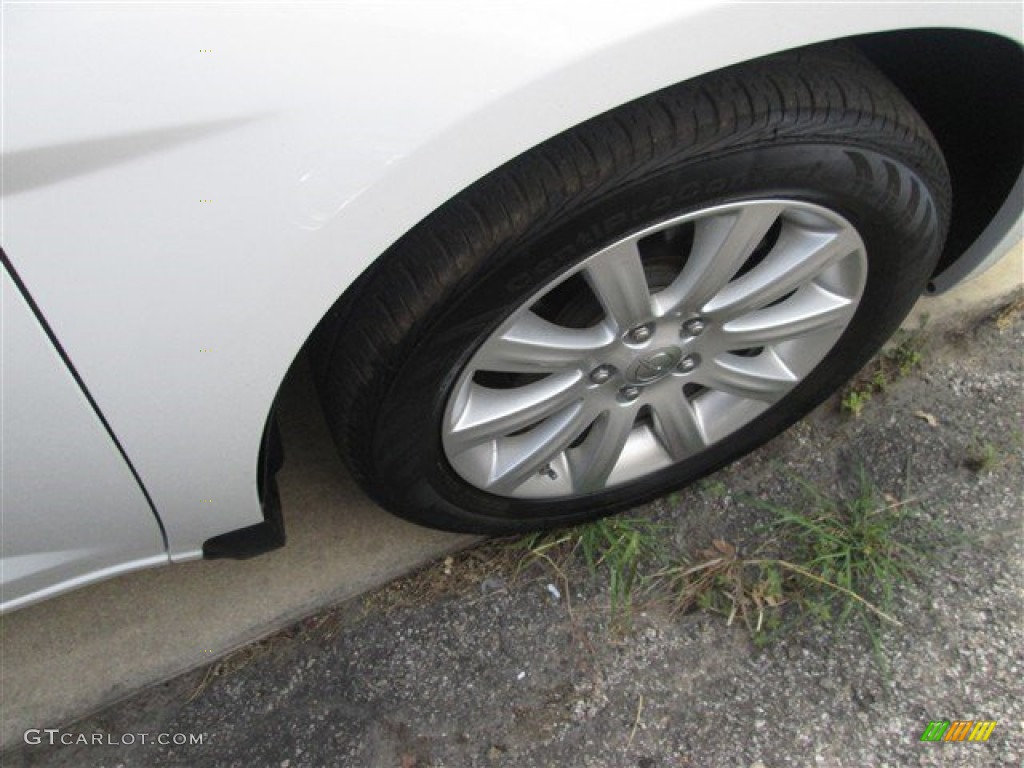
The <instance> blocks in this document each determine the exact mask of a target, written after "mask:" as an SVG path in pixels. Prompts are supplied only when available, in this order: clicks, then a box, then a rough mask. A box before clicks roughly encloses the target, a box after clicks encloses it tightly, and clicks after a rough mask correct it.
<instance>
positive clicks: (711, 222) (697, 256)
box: [655, 204, 785, 315]
mask: <svg viewBox="0 0 1024 768" xmlns="http://www.w3.org/2000/svg"><path fill="white" fill-rule="evenodd" d="M784 209H785V206H783V205H781V204H760V205H750V206H748V207H745V208H741V209H739V210H738V211H735V212H731V213H726V214H720V215H717V216H710V217H708V218H706V219H700V220H699V221H698V222H697V223H696V225H695V230H694V240H693V247H692V249H691V250H690V256H689V258H688V259H687V261H686V265H685V266H684V267H683V269H682V271H681V272H680V273H679V276H678V277H677V278H676V279H675V280H674V281H672V284H671V285H669V286H668V288H666V289H665V290H664V291H660V292H659V293H658V294H656V296H655V301H656V303H657V308H658V314H659V315H663V314H666V313H668V312H670V311H672V310H674V309H680V308H689V309H690V311H692V312H696V311H698V310H699V309H700V308H701V307H703V306H704V305H705V304H706V303H707V302H708V301H709V300H710V299H711V298H712V297H713V296H715V294H717V293H718V292H719V291H720V290H721V289H722V287H723V286H724V285H726V283H728V282H729V281H730V280H732V278H733V275H735V274H736V273H737V272H738V271H739V269H740V267H742V266H743V263H744V262H745V261H746V260H747V259H748V258H750V255H751V253H752V252H753V251H754V249H755V248H756V247H757V245H758V243H760V242H761V240H763V239H764V236H765V235H767V234H768V231H769V230H770V229H771V228H772V225H773V224H775V222H776V221H777V220H778V218H779V215H780V214H781V213H782V211H783V210H784Z"/></svg>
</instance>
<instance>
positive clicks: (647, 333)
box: [629, 323, 654, 344]
mask: <svg viewBox="0 0 1024 768" xmlns="http://www.w3.org/2000/svg"><path fill="white" fill-rule="evenodd" d="M653 335H654V326H653V325H652V324H650V323H648V324H646V325H638V326H637V327H636V328H634V329H633V330H631V331H630V332H629V340H630V341H632V342H633V343H635V344H643V343H644V342H645V341H647V340H648V339H649V338H651V336H653Z"/></svg>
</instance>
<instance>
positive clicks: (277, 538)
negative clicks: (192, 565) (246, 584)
mask: <svg viewBox="0 0 1024 768" xmlns="http://www.w3.org/2000/svg"><path fill="white" fill-rule="evenodd" d="M282 464H284V447H283V445H282V444H281V432H280V429H279V428H278V426H277V415H276V413H275V412H273V411H271V414H270V418H269V419H267V426H266V428H265V429H264V431H263V443H262V445H261V446H260V457H259V470H258V477H259V488H260V502H261V505H262V507H263V522H262V523H256V525H250V526H247V527H245V528H239V529H238V530H236V531H228V532H227V533H222V534H220V535H219V536H214V537H213V538H212V539H207V540H206V541H205V542H203V557H204V558H206V559H208V560H216V559H222V558H231V559H235V560H246V559H248V558H250V557H256V556H257V555H262V554H263V553H265V552H269V551H271V550H274V549H279V548H280V547H283V546H284V544H285V541H286V539H287V537H286V536H285V531H284V518H283V516H282V515H281V496H280V494H279V493H278V490H277V471H278V470H279V469H280V468H281V465H282Z"/></svg>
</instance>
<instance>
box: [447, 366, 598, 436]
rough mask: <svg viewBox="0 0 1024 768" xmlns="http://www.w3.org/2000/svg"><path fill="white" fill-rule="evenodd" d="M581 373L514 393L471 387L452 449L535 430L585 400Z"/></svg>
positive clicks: (551, 378) (550, 379) (560, 376)
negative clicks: (555, 415) (539, 423)
mask: <svg viewBox="0 0 1024 768" xmlns="http://www.w3.org/2000/svg"><path fill="white" fill-rule="evenodd" d="M581 379H582V375H581V374H580V373H579V372H572V373H563V374H554V375H551V376H547V377H545V378H543V379H541V380H540V381H535V382H533V383H531V384H527V385H525V386H522V387H514V388H512V389H491V388H489V387H482V386H480V385H479V384H473V383H471V384H470V385H469V391H468V395H467V398H466V402H465V404H464V405H463V408H462V413H461V414H460V416H459V418H458V421H457V422H456V423H455V425H454V426H453V427H452V429H451V432H450V436H451V440H452V442H451V448H452V449H453V450H454V452H455V453H458V452H461V451H463V450H466V449H467V448H470V447H472V446H474V445H478V444H479V443H481V442H484V441H487V440H494V439H497V438H499V437H504V436H505V435H508V434H510V433H512V432H517V431H519V430H522V429H526V428H527V427H531V426H533V425H534V424H536V423H537V422H539V421H541V420H542V419H545V418H547V417H548V416H551V415H553V414H555V413H558V412H559V411H561V410H564V409H566V408H568V407H569V406H571V405H573V404H574V403H575V402H576V401H581V400H582V393H581V391H580V388H579V383H580V381H581Z"/></svg>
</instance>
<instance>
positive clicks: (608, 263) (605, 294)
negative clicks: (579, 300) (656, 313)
mask: <svg viewBox="0 0 1024 768" xmlns="http://www.w3.org/2000/svg"><path fill="white" fill-rule="evenodd" d="M583 274H584V276H585V277H586V279H587V283H588V284H589V285H590V288H591V290H593V291H594V294H595V295H596V296H597V300H598V301H599V302H601V306H602V307H603V308H604V311H605V313H606V314H607V316H608V317H609V318H610V319H611V320H612V322H613V323H614V324H615V325H616V327H617V328H618V329H619V330H620V331H625V330H627V329H629V328H632V327H633V326H636V325H640V324H641V323H645V322H647V321H648V320H649V319H650V318H651V314H652V312H651V292H650V289H649V288H648V287H647V276H646V275H645V273H644V265H643V263H642V262H641V261H640V251H639V250H637V244H636V241H635V240H632V239H630V240H624V241H622V242H621V243H618V244H616V245H614V246H612V247H610V248H607V249H605V250H604V251H601V253H599V254H597V255H596V256H593V257H591V259H590V260H588V262H587V266H586V268H585V269H584V271H583Z"/></svg>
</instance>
